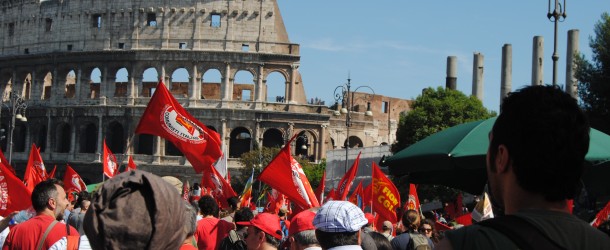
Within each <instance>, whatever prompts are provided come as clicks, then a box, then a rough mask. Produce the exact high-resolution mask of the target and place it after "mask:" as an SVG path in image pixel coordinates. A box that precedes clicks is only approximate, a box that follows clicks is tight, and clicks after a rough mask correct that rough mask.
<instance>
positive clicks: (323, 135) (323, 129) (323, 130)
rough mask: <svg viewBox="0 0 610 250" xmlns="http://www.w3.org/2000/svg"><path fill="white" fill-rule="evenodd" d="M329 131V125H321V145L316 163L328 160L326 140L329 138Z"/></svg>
mask: <svg viewBox="0 0 610 250" xmlns="http://www.w3.org/2000/svg"><path fill="white" fill-rule="evenodd" d="M327 131H328V124H322V125H320V139H319V140H318V142H319V145H318V153H317V155H318V157H316V161H318V160H320V159H323V158H326V138H327V137H328V135H327Z"/></svg>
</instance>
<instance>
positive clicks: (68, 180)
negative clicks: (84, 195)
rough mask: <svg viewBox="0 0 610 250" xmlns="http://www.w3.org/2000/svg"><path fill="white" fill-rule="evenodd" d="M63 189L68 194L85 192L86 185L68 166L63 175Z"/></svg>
mask: <svg viewBox="0 0 610 250" xmlns="http://www.w3.org/2000/svg"><path fill="white" fill-rule="evenodd" d="M64 189H65V190H66V192H68V193H72V192H76V193H78V192H81V191H87V185H86V184H85V182H84V181H83V179H82V178H81V177H80V175H79V174H78V173H76V171H74V169H72V167H70V165H66V172H65V173H64Z"/></svg>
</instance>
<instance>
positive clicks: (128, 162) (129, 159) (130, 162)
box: [123, 155, 138, 172]
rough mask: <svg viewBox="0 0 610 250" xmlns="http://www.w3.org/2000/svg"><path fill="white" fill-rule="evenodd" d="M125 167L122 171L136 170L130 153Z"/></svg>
mask: <svg viewBox="0 0 610 250" xmlns="http://www.w3.org/2000/svg"><path fill="white" fill-rule="evenodd" d="M127 159H128V160H127V167H126V168H125V171H123V172H127V171H131V170H136V168H138V166H136V163H135V162H133V158H131V155H130V156H129V157H127Z"/></svg>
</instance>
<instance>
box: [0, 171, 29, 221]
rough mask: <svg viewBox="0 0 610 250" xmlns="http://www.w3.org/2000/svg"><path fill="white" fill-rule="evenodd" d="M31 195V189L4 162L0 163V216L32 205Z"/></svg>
mask: <svg viewBox="0 0 610 250" xmlns="http://www.w3.org/2000/svg"><path fill="white" fill-rule="evenodd" d="M7 165H8V164H7ZM31 196H32V191H30V190H28V189H27V188H26V187H25V184H23V182H22V181H21V180H20V179H19V178H17V176H15V175H14V174H13V173H12V172H11V170H9V169H8V168H7V167H6V165H5V164H0V197H1V198H0V216H3V217H6V216H7V215H9V214H10V213H11V212H13V211H19V210H23V209H27V208H28V207H30V206H32V198H31Z"/></svg>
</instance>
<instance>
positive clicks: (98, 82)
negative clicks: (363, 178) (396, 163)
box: [0, 0, 410, 181]
mask: <svg viewBox="0 0 610 250" xmlns="http://www.w3.org/2000/svg"><path fill="white" fill-rule="evenodd" d="M299 66H300V55H299V44H295V43H291V42H290V40H289V39H288V33H287V32H286V28H285V27H284V23H283V20H282V16H281V13H280V9H279V7H278V4H277V2H276V0H262V1H261V0H257V1H254V0H243V1H231V0H222V1H201V0H199V1H196V0H190V1H159V0H147V1H136V0H131V1H129V0H121V1H119V0H109V1H84V0H64V1H58V0H49V1H23V0H21V1H19V0H0V90H1V91H2V92H1V93H2V100H3V103H4V105H3V108H2V110H1V111H2V112H1V113H0V126H1V127H2V128H3V129H5V131H6V133H9V132H10V125H11V114H10V113H11V110H10V108H8V106H10V105H9V104H10V99H11V98H10V96H11V93H13V94H14V95H15V96H18V97H20V98H23V99H24V100H25V103H26V104H27V109H26V110H25V113H24V115H25V116H26V117H27V122H25V123H24V122H19V121H18V122H16V123H15V127H14V132H13V133H12V134H13V137H12V141H13V146H12V148H13V154H12V161H13V162H14V164H13V165H16V166H17V169H18V172H23V168H24V166H25V163H26V162H27V159H28V156H29V151H30V145H31V144H32V143H34V144H36V145H37V146H38V147H40V151H41V154H42V157H43V159H44V160H45V163H46V165H47V168H48V166H51V165H52V164H58V165H60V169H62V168H61V166H63V165H64V164H65V163H70V164H71V165H72V166H74V167H75V168H76V169H77V171H78V172H79V173H81V174H83V175H85V177H87V179H89V180H90V181H99V180H100V179H101V173H102V172H101V165H100V158H101V157H100V154H101V152H102V142H103V140H104V139H105V140H106V143H107V145H108V146H109V148H110V149H111V150H112V151H113V152H115V154H117V155H118V158H119V160H122V161H123V162H126V161H127V157H126V156H127V155H131V156H132V157H133V159H134V160H135V162H136V164H137V165H138V166H139V167H141V168H143V169H146V170H149V171H151V172H154V173H156V174H159V175H174V176H179V177H180V176H190V175H193V174H194V172H193V170H192V168H191V167H190V164H189V163H188V162H187V161H186V160H185V158H184V157H183V156H182V155H181V153H180V152H179V151H178V150H177V149H176V148H175V147H174V146H173V145H172V144H171V143H169V142H166V141H165V140H164V139H162V138H159V137H156V136H151V135H136V134H134V130H135V127H136V126H137V123H138V122H139V118H140V116H141V115H142V113H143V112H144V109H145V108H146V105H147V104H148V101H149V100H150V96H151V95H152V93H154V91H155V87H156V85H157V83H158V79H161V80H163V82H164V83H165V84H166V86H167V87H168V89H169V90H170V92H171V93H172V94H173V95H174V97H175V98H176V99H177V100H178V101H179V102H180V103H181V104H182V105H183V106H184V107H185V108H186V109H187V110H188V111H189V112H190V113H191V114H192V115H193V116H194V117H196V118H197V119H199V120H200V121H201V122H203V123H204V124H206V125H207V126H208V127H210V128H211V129H213V130H215V131H217V132H218V133H219V134H220V135H221V137H222V139H223V144H224V145H223V146H224V148H225V153H226V154H228V156H229V159H230V162H232V164H230V165H231V166H233V167H238V166H237V165H236V158H239V156H240V155H241V154H242V153H244V152H248V151H250V150H252V149H253V147H255V146H256V145H262V146H266V147H274V146H281V145H283V144H284V143H285V142H286V140H287V139H289V137H290V135H292V134H295V133H296V134H299V135H300V136H299V137H298V138H297V139H296V141H295V142H294V143H295V145H294V146H293V150H294V154H295V155H301V156H302V157H307V158H309V159H310V160H311V161H316V162H317V161H319V160H320V159H322V158H325V157H326V152H327V151H328V150H332V149H336V148H341V147H343V146H344V145H345V144H347V143H346V141H347V138H346V135H347V131H346V123H345V119H346V118H345V114H340V115H339V116H335V112H334V111H335V110H333V109H331V108H329V107H328V106H327V105H324V103H323V101H321V100H319V99H317V98H315V99H314V98H310V99H309V100H308V99H307V97H306V96H305V87H304V83H303V80H302V78H301V75H300V73H299ZM181 74H182V75H187V76H188V78H187V80H178V78H179V77H178V76H179V75H181ZM237 74H245V75H247V76H249V77H250V78H251V79H252V80H251V81H250V82H236V81H235V78H236V75H237ZM271 74H275V75H276V76H279V78H281V79H283V81H280V83H279V84H275V85H271V84H270V83H268V82H267V79H268V77H269V75H271ZM147 76H152V77H149V79H147ZM372 87H373V88H374V86H372ZM272 88H273V89H276V90H277V89H282V90H280V92H281V93H283V95H282V96H269V90H270V89H272ZM329 91H332V89H329ZM354 96H355V98H354V103H355V105H354V108H353V109H352V111H353V112H352V114H351V117H352V126H351V127H350V128H349V129H350V132H349V135H350V140H349V146H350V147H363V146H378V145H385V144H391V143H393V142H394V141H395V134H396V129H397V126H398V119H399V115H400V113H401V112H405V111H408V110H409V109H410V101H409V100H404V99H398V98H390V97H385V96H380V95H373V96H370V95H368V94H366V93H355V94H354ZM339 106H340V105H339ZM367 109H371V110H372V111H373V116H366V115H365V111H366V110H367ZM9 144H10V143H9V135H5V137H4V138H3V139H1V140H0V145H1V147H2V150H3V152H5V155H7V153H6V152H7V151H8V147H9ZM303 145H305V147H303Z"/></svg>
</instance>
